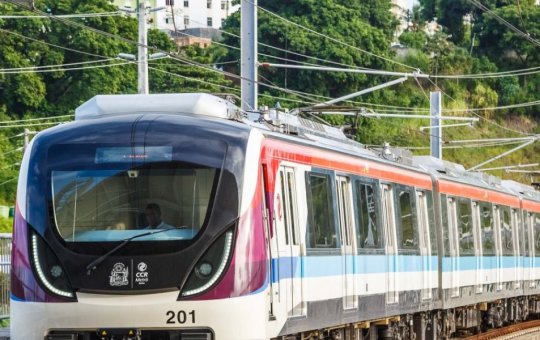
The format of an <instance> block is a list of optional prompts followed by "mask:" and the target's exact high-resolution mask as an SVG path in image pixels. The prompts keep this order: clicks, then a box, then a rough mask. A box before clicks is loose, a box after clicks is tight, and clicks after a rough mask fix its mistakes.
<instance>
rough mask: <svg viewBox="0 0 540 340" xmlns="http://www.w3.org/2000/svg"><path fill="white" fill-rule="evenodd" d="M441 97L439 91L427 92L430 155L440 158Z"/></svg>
mask: <svg viewBox="0 0 540 340" xmlns="http://www.w3.org/2000/svg"><path fill="white" fill-rule="evenodd" d="M441 111H442V98H441V92H439V91H437V92H430V93H429V113H430V115H431V116H432V117H433V118H431V143H430V147H431V148H430V149H431V157H435V158H438V159H442V144H441V139H442V125H441Z"/></svg>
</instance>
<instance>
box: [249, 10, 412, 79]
mask: <svg viewBox="0 0 540 340" xmlns="http://www.w3.org/2000/svg"><path fill="white" fill-rule="evenodd" d="M246 1H247V2H250V3H251V4H253V5H254V6H256V7H257V8H258V9H260V10H261V11H263V12H265V13H268V14H270V15H272V16H274V17H276V18H278V19H280V20H282V21H284V22H286V23H288V24H290V25H293V26H296V27H298V28H301V29H303V30H305V31H307V32H310V33H312V34H315V35H317V36H319V37H322V38H325V39H328V40H330V41H333V42H335V43H338V44H340V45H343V46H346V47H348V48H352V49H354V50H356V51H359V52H362V53H365V54H367V55H370V56H372V57H374V58H377V59H381V60H384V61H387V62H389V63H393V64H396V65H399V66H403V67H406V68H409V69H413V70H417V68H415V67H412V66H409V65H406V64H403V63H400V62H398V61H396V60H392V59H390V58H387V57H383V56H380V55H378V54H376V53H373V52H369V51H367V50H364V49H362V48H360V47H357V46H354V45H351V44H348V43H346V42H343V41H341V40H339V39H336V38H332V37H329V36H327V35H324V34H322V33H320V32H317V31H315V30H313V29H311V28H309V27H306V26H303V25H300V24H298V23H295V22H293V21H291V20H289V19H287V18H284V17H282V16H280V15H279V14H276V13H274V12H272V11H269V10H267V9H265V8H264V7H261V6H260V5H258V4H255V3H253V2H251V1H249V0H246Z"/></svg>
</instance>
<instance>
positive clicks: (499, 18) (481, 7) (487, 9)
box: [468, 0, 540, 46]
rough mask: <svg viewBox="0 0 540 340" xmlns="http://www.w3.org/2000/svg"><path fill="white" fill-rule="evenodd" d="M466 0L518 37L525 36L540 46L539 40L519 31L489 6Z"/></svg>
mask: <svg viewBox="0 0 540 340" xmlns="http://www.w3.org/2000/svg"><path fill="white" fill-rule="evenodd" d="M468 1H469V2H470V3H471V4H473V5H474V6H476V7H477V8H479V9H481V10H482V11H484V12H486V13H488V14H489V15H491V16H492V17H493V18H494V19H495V20H497V21H498V22H499V23H501V24H503V25H504V26H506V27H508V28H509V29H510V30H511V31H513V32H514V33H516V34H517V35H519V36H520V37H522V38H525V39H526V40H528V41H529V42H531V43H533V44H534V45H536V46H540V41H538V40H536V39H535V38H533V37H532V36H531V35H530V34H527V33H525V32H523V31H521V30H520V29H519V28H517V27H516V26H514V25H512V24H511V23H509V22H508V21H506V20H505V19H503V18H501V17H500V16H499V15H498V14H497V13H495V11H493V10H491V9H490V8H489V7H487V6H485V5H484V4H482V3H481V2H480V1H477V0H468Z"/></svg>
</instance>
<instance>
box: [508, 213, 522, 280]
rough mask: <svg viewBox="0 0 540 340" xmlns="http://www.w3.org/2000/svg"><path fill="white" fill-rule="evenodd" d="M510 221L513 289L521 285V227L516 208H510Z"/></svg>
mask: <svg viewBox="0 0 540 340" xmlns="http://www.w3.org/2000/svg"><path fill="white" fill-rule="evenodd" d="M510 211H511V223H512V242H513V246H514V261H513V263H514V289H519V287H520V286H521V284H520V283H521V276H522V275H521V273H522V272H523V263H522V258H521V235H522V234H521V232H520V231H521V228H520V224H521V223H520V222H521V221H520V218H519V211H518V209H511V210H510Z"/></svg>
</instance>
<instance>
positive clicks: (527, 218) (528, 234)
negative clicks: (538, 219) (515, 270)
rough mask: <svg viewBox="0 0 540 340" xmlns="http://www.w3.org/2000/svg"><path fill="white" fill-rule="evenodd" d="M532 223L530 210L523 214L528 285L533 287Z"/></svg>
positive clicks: (534, 264) (532, 216)
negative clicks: (526, 241)
mask: <svg viewBox="0 0 540 340" xmlns="http://www.w3.org/2000/svg"><path fill="white" fill-rule="evenodd" d="M533 223H534V215H533V214H531V213H530V212H527V213H526V214H525V230H526V231H525V233H526V234H525V235H526V236H525V237H527V240H528V244H527V251H528V254H527V255H528V266H527V267H528V270H529V275H528V279H529V287H530V288H534V287H535V282H536V281H535V277H534V268H536V258H535V256H536V254H535V251H534V250H535V249H534V234H533V231H534V229H533Z"/></svg>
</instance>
